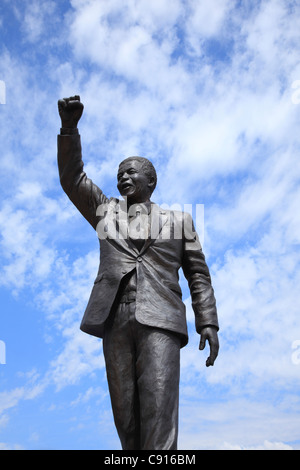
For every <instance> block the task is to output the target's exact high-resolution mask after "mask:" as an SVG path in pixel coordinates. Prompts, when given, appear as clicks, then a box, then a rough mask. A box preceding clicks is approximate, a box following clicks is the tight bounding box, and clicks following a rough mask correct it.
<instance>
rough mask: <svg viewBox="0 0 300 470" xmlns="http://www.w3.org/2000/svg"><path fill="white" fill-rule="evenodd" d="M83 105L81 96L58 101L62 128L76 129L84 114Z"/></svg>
mask: <svg viewBox="0 0 300 470" xmlns="http://www.w3.org/2000/svg"><path fill="white" fill-rule="evenodd" d="M83 108H84V106H83V104H82V103H81V102H80V96H77V95H76V96H71V97H70V98H63V99H62V100H58V112H59V115H60V118H61V126H62V127H66V128H76V127H77V123H78V121H79V119H80V118H81V115H82V112H83Z"/></svg>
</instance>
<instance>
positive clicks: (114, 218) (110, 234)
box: [106, 201, 168, 255]
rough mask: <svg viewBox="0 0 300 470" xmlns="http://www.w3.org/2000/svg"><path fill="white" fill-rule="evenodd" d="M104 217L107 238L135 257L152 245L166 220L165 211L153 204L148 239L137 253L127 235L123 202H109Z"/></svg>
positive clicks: (125, 212)
mask: <svg viewBox="0 0 300 470" xmlns="http://www.w3.org/2000/svg"><path fill="white" fill-rule="evenodd" d="M106 217H107V219H108V224H107V226H108V229H107V238H108V239H110V240H111V241H113V242H114V243H116V244H117V245H121V246H122V248H124V249H126V251H128V250H129V251H130V252H131V254H133V253H132V252H134V254H135V255H137V254H143V253H144V252H145V251H146V250H147V249H148V248H149V246H150V245H151V244H152V243H154V241H155V240H156V239H157V237H158V236H159V234H160V232H161V230H162V228H163V226H164V225H165V224H166V222H167V220H168V216H167V213H166V211H164V210H163V209H161V208H160V207H159V206H158V205H157V204H154V203H153V204H152V205H151V212H150V238H148V239H147V240H146V241H145V243H144V245H143V247H142V249H141V251H139V250H138V249H137V247H136V246H135V245H134V243H133V242H132V240H130V238H129V235H128V234H129V226H128V214H127V210H126V203H125V201H113V202H110V203H109V204H108V210H107V214H106Z"/></svg>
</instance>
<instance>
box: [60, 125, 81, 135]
mask: <svg viewBox="0 0 300 470" xmlns="http://www.w3.org/2000/svg"><path fill="white" fill-rule="evenodd" d="M76 134H78V129H77V127H64V126H62V127H61V128H60V135H76Z"/></svg>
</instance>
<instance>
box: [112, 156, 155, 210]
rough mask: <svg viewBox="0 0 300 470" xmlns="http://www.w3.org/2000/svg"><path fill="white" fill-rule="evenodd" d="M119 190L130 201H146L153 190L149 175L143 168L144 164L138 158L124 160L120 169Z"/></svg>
mask: <svg viewBox="0 0 300 470" xmlns="http://www.w3.org/2000/svg"><path fill="white" fill-rule="evenodd" d="M117 186H118V190H119V192H120V194H121V196H123V197H127V200H128V201H129V202H136V203H137V202H145V201H147V200H148V199H149V197H150V194H151V191H150V189H149V187H150V181H149V176H148V175H146V174H145V172H144V170H143V164H142V163H141V162H139V161H138V160H134V159H132V160H128V161H126V162H122V163H121V164H120V166H119V171H118V185H117Z"/></svg>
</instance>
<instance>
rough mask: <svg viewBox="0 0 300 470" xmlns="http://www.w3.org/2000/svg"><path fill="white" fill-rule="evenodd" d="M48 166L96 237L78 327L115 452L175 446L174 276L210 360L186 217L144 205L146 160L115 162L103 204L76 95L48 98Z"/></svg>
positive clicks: (196, 246) (208, 326) (200, 275)
mask: <svg viewBox="0 0 300 470" xmlns="http://www.w3.org/2000/svg"><path fill="white" fill-rule="evenodd" d="M58 108H59V114H60V117H61V121H62V127H61V131H60V135H59V136H58V167H59V175H60V182H61V185H62V187H63V190H64V191H65V192H66V194H67V195H68V197H69V198H70V200H71V201H72V202H73V204H75V206H76V207H77V208H78V210H79V211H80V212H81V214H82V215H83V216H84V217H85V218H86V219H87V221H88V222H89V223H90V224H91V225H92V227H93V228H94V229H95V230H96V231H97V233H98V238H99V240H100V265H99V271H98V275H97V277H96V279H95V283H94V287H93V289H92V292H91V295H90V299H89V302H88V305H87V308H86V311H85V313H84V316H83V319H82V323H81V326H80V328H81V330H82V331H84V332H86V333H88V334H91V335H94V336H97V337H99V338H103V351H104V357H105V363H106V371H107V380H108V385H109V391H110V397H111V403H112V410H113V415H114V420H115V424H116V428H117V431H118V435H119V437H120V441H121V445H122V448H123V449H124V450H125V449H126V450H133V449H143V450H145V449H149V450H165V449H173V450H174V449H177V436H178V399H179V370H180V348H182V347H183V346H185V345H186V344H187V341H188V335H187V325H186V315H185V305H184V303H183V302H182V294H181V289H180V286H179V283H178V280H179V276H178V271H179V269H180V268H182V269H183V273H184V275H185V277H186V279H187V281H188V284H189V288H190V292H191V298H192V306H193V310H194V313H195V325H196V330H197V332H198V333H199V334H200V335H201V339H200V346H199V348H200V349H204V347H205V344H206V341H208V343H209V347H210V355H209V357H208V359H207V361H206V365H207V366H212V365H213V364H214V361H215V359H216V357H217V355H218V350H219V342H218V333H217V331H218V328H219V326H218V318H217V310H216V302H215V297H214V291H213V288H212V285H211V278H210V274H209V270H208V267H207V264H206V262H205V257H204V255H203V252H202V249H201V246H200V243H199V239H198V236H197V234H196V233H195V232H194V228H193V222H192V218H191V216H190V215H189V214H187V213H184V212H178V211H170V210H163V209H161V208H160V207H159V206H157V205H156V204H155V203H153V202H152V201H151V195H152V192H153V190H154V189H155V186H156V172H155V169H154V167H153V165H152V163H151V162H150V161H149V160H147V159H145V158H141V157H130V158H127V159H126V160H124V161H122V162H121V163H120V165H119V170H118V175H117V179H118V183H117V187H118V190H119V192H120V194H121V196H122V197H123V199H122V200H121V201H120V200H118V199H116V198H110V199H108V198H107V197H106V196H105V195H104V194H103V192H102V190H101V189H99V187H98V186H96V185H95V184H94V183H93V182H92V181H91V180H90V179H89V178H88V177H87V176H86V173H85V172H84V169H83V162H82V155H81V142H80V135H79V134H78V129H77V124H78V121H79V119H80V117H81V115H82V112H83V104H82V103H81V102H80V98H79V96H74V97H71V98H65V99H63V100H59V102H58Z"/></svg>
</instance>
